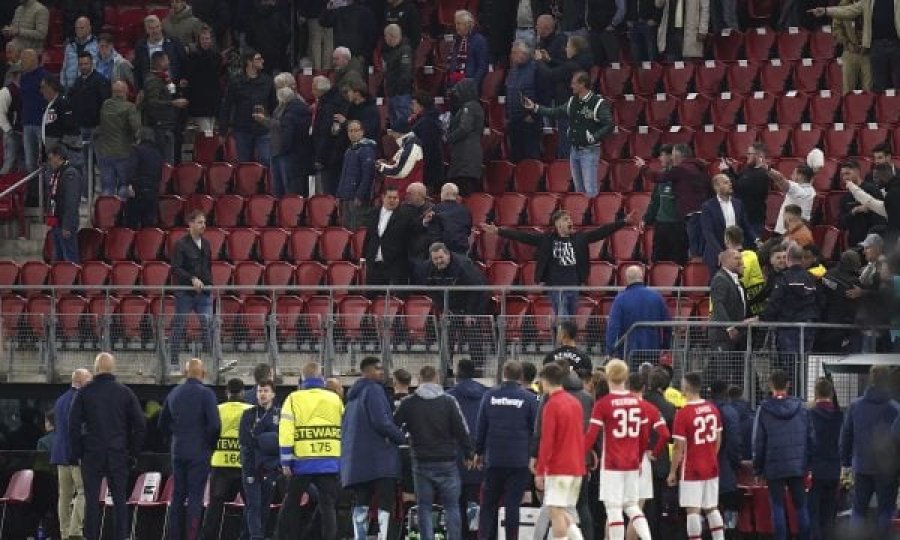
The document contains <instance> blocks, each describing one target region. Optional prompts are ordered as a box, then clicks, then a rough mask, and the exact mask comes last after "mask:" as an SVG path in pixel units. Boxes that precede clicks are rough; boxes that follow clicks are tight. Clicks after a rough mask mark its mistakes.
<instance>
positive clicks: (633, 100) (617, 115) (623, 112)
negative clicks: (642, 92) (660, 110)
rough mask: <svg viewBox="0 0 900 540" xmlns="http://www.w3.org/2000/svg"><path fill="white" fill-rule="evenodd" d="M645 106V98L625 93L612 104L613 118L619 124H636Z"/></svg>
mask: <svg viewBox="0 0 900 540" xmlns="http://www.w3.org/2000/svg"><path fill="white" fill-rule="evenodd" d="M645 108H646V100H645V99H644V98H642V97H639V96H636V95H634V94H625V95H624V96H621V97H620V98H619V99H617V100H616V101H615V103H614V104H613V108H612V109H613V120H614V121H615V123H616V125H619V126H629V127H631V126H636V125H638V124H639V123H640V121H641V114H643V112H644V109H645Z"/></svg>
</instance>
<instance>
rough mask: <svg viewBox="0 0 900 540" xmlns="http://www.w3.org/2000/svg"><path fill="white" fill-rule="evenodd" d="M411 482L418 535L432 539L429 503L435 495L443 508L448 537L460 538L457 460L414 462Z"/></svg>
mask: <svg viewBox="0 0 900 540" xmlns="http://www.w3.org/2000/svg"><path fill="white" fill-rule="evenodd" d="M412 472H413V484H414V486H415V489H416V506H418V510H419V538H421V540H434V523H432V513H431V506H432V504H434V498H435V495H437V496H438V498H439V499H440V501H441V504H442V505H443V507H444V518H445V519H446V521H447V540H462V518H461V517H460V515H459V494H460V490H461V489H462V486H461V484H460V479H459V468H458V466H457V464H456V461H416V460H414V461H413V467H412Z"/></svg>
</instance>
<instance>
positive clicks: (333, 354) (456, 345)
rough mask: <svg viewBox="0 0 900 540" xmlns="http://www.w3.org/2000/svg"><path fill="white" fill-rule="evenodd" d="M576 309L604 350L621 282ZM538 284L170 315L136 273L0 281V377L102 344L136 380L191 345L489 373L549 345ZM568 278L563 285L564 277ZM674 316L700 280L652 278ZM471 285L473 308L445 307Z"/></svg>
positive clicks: (164, 377)
mask: <svg viewBox="0 0 900 540" xmlns="http://www.w3.org/2000/svg"><path fill="white" fill-rule="evenodd" d="M577 289H578V290H579V291H580V293H581V298H580V303H579V306H578V312H577V313H576V314H575V315H574V316H573V319H574V321H575V322H576V324H577V326H578V328H579V333H580V335H579V338H578V341H579V344H580V346H582V347H583V348H584V349H586V350H587V351H588V352H589V353H590V354H592V355H597V356H602V355H604V354H606V350H605V349H606V346H605V335H606V321H607V316H606V314H605V313H608V309H609V305H610V303H611V302H612V299H613V298H614V297H615V294H616V293H617V292H618V291H619V290H621V288H619V287H592V288H587V287H584V288H577ZM553 290H554V288H549V287H506V288H497V287H489V286H481V287H443V288H442V287H416V286H396V287H389V288H386V287H368V286H356V285H342V286H339V287H310V286H287V287H285V286H278V287H272V286H263V285H259V286H226V287H211V288H208V289H207V291H208V292H209V294H210V297H211V299H210V303H211V304H212V315H211V316H210V317H206V316H200V315H197V314H196V313H190V314H187V315H177V314H176V305H177V303H178V297H179V296H183V295H185V294H187V293H193V292H194V291H193V289H191V288H190V287H174V286H173V287H146V286H140V285H127V286H103V287H90V286H85V285H68V286H64V285H45V286H38V287H23V286H10V287H5V288H4V290H3V291H0V376H2V372H4V371H5V372H6V377H7V380H8V381H10V382H54V381H58V380H63V379H64V378H65V377H67V376H68V373H69V372H70V371H71V369H72V368H74V367H79V366H84V365H89V364H90V363H91V361H92V359H93V356H94V355H95V354H96V353H97V352H99V351H103V350H108V351H112V352H114V353H116V355H117V358H118V367H119V371H120V372H121V373H122V376H123V377H124V378H126V379H130V380H133V381H135V382H146V383H153V382H157V383H164V382H172V381H174V380H176V379H177V377H178V374H177V369H176V368H175V367H174V366H177V364H178V362H179V361H183V360H185V359H186V358H188V357H190V356H199V357H201V358H203V359H204V360H206V361H207V363H208V365H209V366H210V372H211V373H212V374H214V375H212V378H213V381H211V382H221V380H222V379H223V378H224V377H227V375H224V373H220V372H221V371H222V370H223V368H225V367H226V366H227V367H228V368H229V369H232V370H234V372H235V373H241V374H245V373H249V371H250V370H251V369H252V366H253V365H255V364H256V363H258V362H267V363H270V364H272V365H274V366H276V370H277V371H278V372H279V373H280V374H281V375H283V376H294V375H296V374H299V370H300V367H301V366H302V365H303V364H304V363H305V362H307V361H311V360H315V361H320V362H322V363H323V364H324V368H325V372H326V373H327V374H329V375H333V376H337V377H345V376H353V375H354V374H355V373H356V371H357V370H356V366H358V364H359V360H360V359H361V358H362V357H363V356H367V355H375V356H378V357H380V358H381V359H382V361H383V363H384V365H385V367H386V369H388V370H393V369H396V368H400V367H403V368H406V369H408V370H410V371H411V372H413V373H414V372H415V371H417V370H418V369H419V367H421V366H422V365H425V364H433V365H437V366H438V367H439V368H440V369H441V370H442V372H444V373H446V372H447V370H448V368H449V367H450V366H452V365H453V364H454V359H458V358H460V357H470V358H472V359H473V360H474V361H475V363H476V366H477V368H478V372H479V373H478V374H479V376H480V377H482V378H485V379H494V380H495V379H496V378H497V377H498V374H499V366H501V365H502V363H503V362H504V361H505V360H507V359H517V360H522V361H531V362H534V363H536V364H540V362H541V361H542V360H543V357H544V355H546V354H547V353H548V352H550V351H552V350H553V348H554V347H555V323H556V318H555V316H554V315H553V312H552V309H551V307H550V302H549V299H548V296H547V293H548V292H550V291H553ZM569 290H571V289H569ZM660 292H661V293H663V294H665V295H666V297H667V299H668V303H669V305H670V308H671V311H672V313H673V314H681V315H680V316H689V314H691V313H692V311H693V308H694V306H695V304H696V303H697V302H698V298H703V297H705V294H706V289H705V288H685V287H681V288H670V289H660ZM462 295H482V296H481V298H480V302H478V303H479V304H480V305H481V306H483V307H484V309H483V312H481V313H480V314H476V315H466V314H461V313H459V312H454V311H453V310H445V309H442V306H447V305H449V306H451V308H452V307H454V306H456V305H458V303H460V302H461V301H464V300H465V298H464V297H463V296H462Z"/></svg>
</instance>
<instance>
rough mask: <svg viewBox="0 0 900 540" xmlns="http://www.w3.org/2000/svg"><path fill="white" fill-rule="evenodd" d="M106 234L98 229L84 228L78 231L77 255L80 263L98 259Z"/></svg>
mask: <svg viewBox="0 0 900 540" xmlns="http://www.w3.org/2000/svg"><path fill="white" fill-rule="evenodd" d="M105 236H106V233H105V232H103V231H101V230H100V229H93V228H90V227H85V228H83V229H79V230H78V254H79V257H80V259H81V262H85V261H96V260H98V259H100V258H101V257H100V255H101V249H102V248H103V239H104V237H105Z"/></svg>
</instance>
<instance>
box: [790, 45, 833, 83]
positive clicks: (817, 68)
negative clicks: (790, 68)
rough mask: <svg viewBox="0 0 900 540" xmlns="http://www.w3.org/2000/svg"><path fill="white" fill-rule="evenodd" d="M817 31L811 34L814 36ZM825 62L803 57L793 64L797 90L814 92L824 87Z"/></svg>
mask: <svg viewBox="0 0 900 540" xmlns="http://www.w3.org/2000/svg"><path fill="white" fill-rule="evenodd" d="M818 33H819V32H816V33H814V34H813V36H815V35H816V34H818ZM827 65H828V64H827V62H824V61H821V60H814V59H812V58H803V59H801V60H800V61H799V62H797V63H796V64H794V78H793V81H794V88H795V89H797V91H798V92H804V93H815V92H818V91H819V90H820V89H822V88H824V86H822V85H823V82H824V81H823V80H822V78H823V77H824V76H825V66H827Z"/></svg>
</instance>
